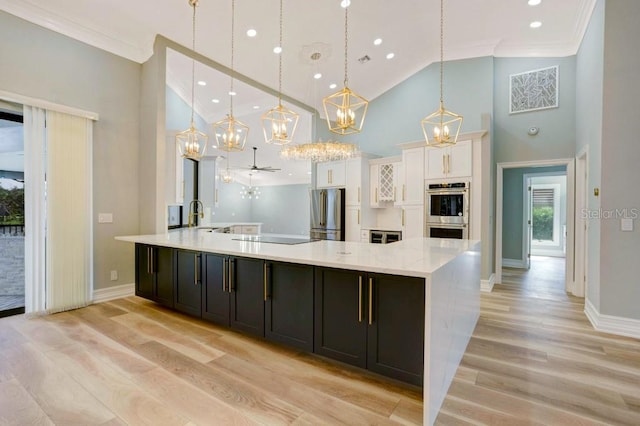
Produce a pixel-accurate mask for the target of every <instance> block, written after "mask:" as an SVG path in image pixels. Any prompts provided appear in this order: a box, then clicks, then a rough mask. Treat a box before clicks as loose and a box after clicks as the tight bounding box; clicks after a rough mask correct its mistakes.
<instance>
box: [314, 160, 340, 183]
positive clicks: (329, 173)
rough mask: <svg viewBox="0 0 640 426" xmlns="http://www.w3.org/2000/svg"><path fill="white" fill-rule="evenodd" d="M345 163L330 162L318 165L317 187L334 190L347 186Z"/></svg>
mask: <svg viewBox="0 0 640 426" xmlns="http://www.w3.org/2000/svg"><path fill="white" fill-rule="evenodd" d="M345 175H346V169H345V162H344V160H342V161H328V162H325V163H318V164H316V187H317V188H333V187H336V186H345V180H346V176H345Z"/></svg>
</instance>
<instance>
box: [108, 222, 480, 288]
mask: <svg viewBox="0 0 640 426" xmlns="http://www.w3.org/2000/svg"><path fill="white" fill-rule="evenodd" d="M239 237H240V236H239V235H234V234H218V233H212V232H207V231H206V230H198V229H195V228H192V229H181V230H175V231H171V232H168V233H166V234H156V235H135V236H123V237H116V240H120V241H127V242H133V243H143V244H150V245H156V246H164V247H173V248H179V249H185V250H194V251H203V252H210V253H218V254H225V255H234V256H244V257H252V258H258V259H266V260H274V261H281V262H291V263H301V264H305V265H315V266H326V267H331V268H340V269H351V270H358V271H365V272H378V273H385V274H393V275H405V276H413V277H423V278H426V277H428V276H429V275H430V274H431V273H432V272H434V271H435V270H437V269H438V268H440V267H441V266H443V265H445V264H447V263H448V262H450V261H451V260H453V259H454V258H455V257H456V256H458V255H459V254H461V253H464V252H465V251H468V250H469V249H472V248H474V247H475V245H476V244H478V243H479V241H475V240H452V239H442V238H410V239H406V240H402V241H399V242H396V243H393V244H369V243H360V242H345V241H326V240H322V241H314V242H309V243H303V244H296V245H284V244H272V243H265V242H252V241H235V240H234V238H239ZM290 237H292V238H296V237H297V238H300V236H290Z"/></svg>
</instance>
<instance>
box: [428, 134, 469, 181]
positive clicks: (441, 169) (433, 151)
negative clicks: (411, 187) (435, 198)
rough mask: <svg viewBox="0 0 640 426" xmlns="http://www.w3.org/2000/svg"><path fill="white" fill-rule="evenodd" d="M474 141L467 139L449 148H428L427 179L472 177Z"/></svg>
mask: <svg viewBox="0 0 640 426" xmlns="http://www.w3.org/2000/svg"><path fill="white" fill-rule="evenodd" d="M472 159H473V145H472V141H470V140H466V141H461V142H458V143H457V144H455V145H453V146H450V147H447V148H426V155H425V170H426V173H427V174H426V179H442V178H458V177H471V174H472V167H471V165H472V162H473V160H472Z"/></svg>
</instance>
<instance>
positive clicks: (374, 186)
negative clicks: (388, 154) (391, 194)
mask: <svg viewBox="0 0 640 426" xmlns="http://www.w3.org/2000/svg"><path fill="white" fill-rule="evenodd" d="M379 173H380V166H379V165H378V164H371V165H370V166H369V205H370V206H371V207H373V208H378V207H380V199H379V197H378V195H379V193H378V189H379V187H378V181H379V180H380V176H379Z"/></svg>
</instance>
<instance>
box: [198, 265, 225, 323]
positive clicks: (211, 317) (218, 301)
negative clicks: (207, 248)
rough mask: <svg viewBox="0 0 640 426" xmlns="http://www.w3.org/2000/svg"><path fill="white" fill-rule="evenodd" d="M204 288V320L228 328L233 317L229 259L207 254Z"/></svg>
mask: <svg viewBox="0 0 640 426" xmlns="http://www.w3.org/2000/svg"><path fill="white" fill-rule="evenodd" d="M203 256H204V268H205V270H204V282H203V286H202V292H203V293H202V318H203V319H205V320H208V321H211V322H213V323H216V324H219V325H223V326H225V327H228V326H229V325H230V319H231V318H230V316H231V304H230V303H231V302H230V300H231V292H230V287H229V266H228V265H229V258H228V257H227V256H222V255H218V254H211V253H206V254H204V255H203Z"/></svg>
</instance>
